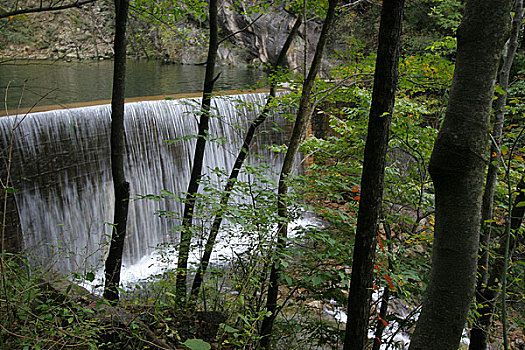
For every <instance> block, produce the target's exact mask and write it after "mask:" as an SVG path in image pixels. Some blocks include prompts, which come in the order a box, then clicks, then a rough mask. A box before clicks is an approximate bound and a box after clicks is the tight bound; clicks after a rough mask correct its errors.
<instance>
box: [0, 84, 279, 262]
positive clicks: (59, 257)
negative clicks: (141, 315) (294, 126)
mask: <svg viewBox="0 0 525 350" xmlns="http://www.w3.org/2000/svg"><path fill="white" fill-rule="evenodd" d="M214 101H215V102H214V103H215V108H214V110H215V113H216V114H217V117H216V118H212V122H211V131H212V133H213V134H212V135H211V137H212V138H213V139H215V138H217V139H224V140H226V142H222V143H218V142H212V143H209V144H208V146H207V148H206V154H205V169H212V168H216V167H218V168H219V169H223V170H224V171H226V172H229V171H230V169H231V166H232V164H233V161H234V160H235V156H236V154H237V152H238V148H239V146H240V142H241V140H242V137H243V132H242V130H243V129H244V128H243V127H242V126H244V127H245V126H246V125H247V124H248V122H249V121H250V120H252V119H253V118H255V117H256V116H257V113H258V112H259V110H260V108H259V107H260V106H261V105H262V104H264V102H265V95H264V94H245V95H237V96H230V97H225V98H217V99H214ZM247 104H249V105H248V106H247ZM251 105H253V106H255V108H252V107H250V106H251ZM198 106H199V99H181V100H169V101H148V102H138V103H129V104H126V124H125V128H126V134H127V155H128V158H127V165H126V172H127V174H126V176H127V179H128V181H129V182H130V186H131V197H132V198H139V197H140V196H141V195H147V194H156V195H158V194H160V193H161V192H162V191H163V190H165V191H169V192H171V193H175V194H182V193H183V192H184V191H185V190H186V189H187V185H188V181H189V176H190V168H191V161H192V157H193V149H194V143H195V142H194V138H189V139H188V138H187V139H186V140H182V141H180V142H175V143H167V142H165V141H166V140H174V139H179V138H184V137H185V136H188V135H195V134H196V133H197V119H198V113H195V111H196V110H198ZM257 106H258V107H257ZM271 119H273V120H278V119H279V118H277V117H274V118H271ZM271 123H272V121H269V122H267V123H266V124H267V125H266V127H263V128H265V129H267V130H271ZM14 126H16V128H15V129H14V136H13V153H12V164H13V165H12V170H11V177H12V179H13V187H14V188H15V189H16V190H17V192H16V194H15V199H16V206H17V208H18V215H19V219H20V225H21V228H22V232H23V245H24V248H25V249H26V250H27V251H28V252H29V253H30V254H31V255H32V256H34V257H38V261H39V262H41V263H45V264H51V265H52V266H53V268H54V269H56V270H59V271H62V272H71V271H78V270H79V269H81V268H85V267H86V266H89V265H90V264H91V265H96V264H100V262H101V260H102V259H103V256H104V252H105V250H106V247H107V244H106V242H107V237H108V235H109V234H110V232H111V227H110V225H109V224H108V223H110V222H111V221H112V215H113V186H112V182H111V179H112V178H111V167H110V147H109V126H110V106H108V105H104V106H94V107H86V108H76V109H70V110H56V111H50V112H43V113H35V114H29V115H27V117H25V118H24V117H22V116H18V117H15V116H11V117H6V118H0V132H1V133H2V135H3V137H2V140H1V144H0V146H1V147H3V155H4V157H6V154H7V153H6V152H7V148H8V143H9V135H10V133H11V130H12V129H13V127H14ZM239 126H241V127H240V128H239ZM276 137H277V139H275V138H276ZM279 137H280V138H283V136H282V133H279V134H276V133H271V135H270V133H266V134H262V135H259V137H258V139H257V143H258V144H256V145H254V148H256V149H257V150H258V153H259V154H260V153H261V152H263V153H266V154H263V155H264V156H265V157H266V158H267V159H266V162H269V161H268V159H271V158H275V155H272V153H271V152H270V151H269V150H268V149H267V147H265V146H264V145H265V144H270V143H279V144H282V143H284V142H283V139H279ZM269 163H271V162H269ZM180 210H181V204H180V203H179V202H177V201H173V200H158V201H154V200H147V199H141V200H132V201H131V202H130V211H129V218H128V237H127V241H126V246H125V256H124V261H125V262H127V263H133V262H136V261H138V260H139V259H140V258H141V257H142V256H144V255H146V254H148V253H150V252H151V251H152V249H154V248H155V247H156V246H157V245H158V244H160V243H163V242H167V241H170V240H173V239H174V237H170V229H171V228H172V227H173V226H174V225H175V224H176V222H175V221H176V220H169V219H166V218H162V217H159V216H158V215H155V213H157V212H159V211H172V212H175V213H180Z"/></svg>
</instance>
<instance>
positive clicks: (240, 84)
mask: <svg viewBox="0 0 525 350" xmlns="http://www.w3.org/2000/svg"><path fill="white" fill-rule="evenodd" d="M216 71H217V73H220V77H219V79H218V80H217V82H216V85H215V89H216V90H218V91H220V90H230V89H244V88H247V87H249V86H251V85H253V84H255V83H256V82H257V80H259V79H260V78H261V77H262V76H263V75H264V73H263V72H262V71H261V70H258V69H254V68H233V67H222V66H221V67H219V68H217V69H216ZM204 72H205V67H204V66H195V65H176V64H163V63H162V62H161V61H154V60H149V61H148V60H128V62H127V73H126V97H143V96H157V95H165V94H166V95H168V94H184V93H196V92H200V91H201V90H202V86H203V82H204ZM112 80H113V62H112V61H81V62H64V61H35V60H24V61H8V62H3V63H1V64H0V86H1V87H2V100H3V101H7V102H6V103H5V102H4V103H2V104H3V106H2V109H3V110H5V109H9V110H13V109H16V108H17V107H22V108H24V107H32V106H47V105H63V104H74V103H79V102H89V101H101V100H106V101H107V100H109V99H111V87H112ZM6 104H7V106H6ZM6 107H7V108H6Z"/></svg>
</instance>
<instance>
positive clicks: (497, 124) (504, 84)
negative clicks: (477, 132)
mask: <svg viewBox="0 0 525 350" xmlns="http://www.w3.org/2000/svg"><path fill="white" fill-rule="evenodd" d="M513 12H514V18H513V21H512V30H511V35H510V38H509V40H508V41H507V43H506V45H505V49H504V50H503V64H502V66H501V68H500V70H499V73H498V78H497V83H498V85H499V86H500V87H501V88H502V89H503V91H505V94H498V93H496V97H497V99H496V100H495V101H494V103H493V109H494V128H493V131H492V137H493V139H494V140H495V141H496V144H494V143H492V144H491V147H490V163H489V169H488V172H487V181H486V183H485V191H484V192H483V201H482V205H481V227H482V231H481V232H482V234H481V239H480V260H479V262H478V276H481V277H478V286H477V289H479V288H482V286H483V285H485V284H486V283H487V278H488V267H489V264H488V261H489V250H488V246H489V242H490V225H487V224H486V221H487V220H491V219H492V215H493V203H494V191H495V189H496V181H497V176H498V170H499V161H500V159H499V157H501V154H498V149H499V147H500V146H501V136H502V134H503V123H504V121H505V106H506V104H507V90H508V87H509V76H510V69H511V67H512V62H513V61H514V57H515V55H516V51H517V49H518V39H519V34H520V30H521V27H522V22H523V0H517V1H516V3H515V4H514V9H513Z"/></svg>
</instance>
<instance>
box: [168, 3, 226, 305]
mask: <svg viewBox="0 0 525 350" xmlns="http://www.w3.org/2000/svg"><path fill="white" fill-rule="evenodd" d="M209 21H210V42H209V45H208V58H207V60H206V75H205V78H204V90H203V92H202V104H201V117H200V119H199V132H198V137H197V144H196V146H195V154H194V156H193V167H192V169H191V177H190V182H189V184H188V192H187V194H186V202H185V204H184V212H183V215H182V226H183V229H182V231H181V233H180V234H181V238H180V245H179V259H178V264H177V277H176V288H177V298H178V299H179V300H181V299H182V298H184V297H185V296H186V275H187V268H188V256H189V252H190V245H191V238H192V234H191V229H192V223H193V214H194V212H193V211H194V209H195V201H196V195H197V192H198V190H199V181H200V179H201V177H202V165H203V161H204V150H205V148H206V138H207V136H208V131H209V122H210V117H211V111H210V109H211V100H212V92H213V85H214V84H215V80H216V79H217V78H218V77H215V76H214V75H215V62H216V60H217V49H218V48H219V37H218V32H219V30H218V23H217V0H210V4H209Z"/></svg>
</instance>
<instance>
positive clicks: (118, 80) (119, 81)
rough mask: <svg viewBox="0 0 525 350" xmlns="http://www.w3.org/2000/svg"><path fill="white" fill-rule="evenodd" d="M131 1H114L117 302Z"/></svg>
mask: <svg viewBox="0 0 525 350" xmlns="http://www.w3.org/2000/svg"><path fill="white" fill-rule="evenodd" d="M128 7H129V1H128V0H115V43H114V49H115V62H114V71H113V93H112V97H111V142H110V143H111V174H112V175H113V189H114V191H115V212H114V217H113V226H112V234H111V242H110V247H109V254H108V257H107V259H106V267H105V285H104V298H106V299H107V300H109V301H112V302H116V301H118V299H119V293H118V289H117V288H118V286H119V283H120V269H121V266H122V251H123V249H124V240H125V238H126V223H127V219H128V204H129V183H128V182H127V181H126V177H125V174H124V158H125V154H126V147H125V144H126V135H125V130H124V97H125V78H126V25H127V19H128Z"/></svg>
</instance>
